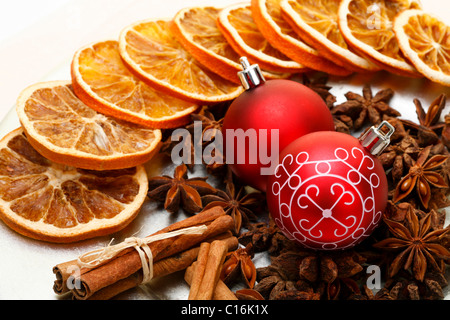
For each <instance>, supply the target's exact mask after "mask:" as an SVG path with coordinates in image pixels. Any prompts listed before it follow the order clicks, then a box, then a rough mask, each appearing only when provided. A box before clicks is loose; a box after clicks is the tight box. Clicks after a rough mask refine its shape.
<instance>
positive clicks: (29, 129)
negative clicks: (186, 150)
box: [16, 81, 161, 170]
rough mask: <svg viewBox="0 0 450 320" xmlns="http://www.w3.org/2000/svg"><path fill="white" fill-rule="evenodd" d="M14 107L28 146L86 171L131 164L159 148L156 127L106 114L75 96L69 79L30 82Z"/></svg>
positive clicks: (140, 162) (159, 136)
mask: <svg viewBox="0 0 450 320" xmlns="http://www.w3.org/2000/svg"><path fill="white" fill-rule="evenodd" d="M16 111H17V115H18V117H19V120H20V122H21V124H22V127H23V129H24V131H25V132H26V134H27V136H28V140H29V142H30V143H31V145H32V146H33V147H34V148H35V149H36V150H37V151H38V152H39V153H41V154H42V155H43V156H44V157H46V158H47V159H50V160H51V161H54V162H57V163H61V164H65V165H69V166H74V167H77V168H83V169H90V170H114V169H123V168H130V167H134V166H136V165H139V164H143V163H145V162H147V161H149V160H150V159H151V158H152V157H153V156H154V154H155V153H156V152H157V151H158V148H159V146H160V141H161V131H160V130H158V129H150V128H146V127H143V126H139V125H137V124H133V123H131V122H125V121H122V120H118V119H115V118H112V117H109V116H105V115H103V114H101V113H98V112H97V111H95V110H93V109H91V108H89V107H88V106H86V105H85V104H84V103H83V102H82V101H81V100H80V99H78V97H77V96H76V95H75V93H74V92H73V89H72V85H71V82H70V81H50V82H42V83H37V84H34V85H32V86H30V87H28V88H26V89H25V90H23V91H22V93H21V94H20V96H19V98H18V99H17V104H16Z"/></svg>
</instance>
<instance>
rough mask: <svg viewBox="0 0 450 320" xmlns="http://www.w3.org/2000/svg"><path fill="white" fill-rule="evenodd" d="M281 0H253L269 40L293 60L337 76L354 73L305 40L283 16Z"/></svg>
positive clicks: (254, 13)
mask: <svg viewBox="0 0 450 320" xmlns="http://www.w3.org/2000/svg"><path fill="white" fill-rule="evenodd" d="M280 2H281V0H251V9H252V16H253V19H254V20H255V23H256V25H257V26H258V29H259V30H260V32H261V33H262V35H263V36H264V38H266V39H267V41H268V42H269V43H270V44H271V45H272V46H273V47H274V48H277V49H278V50H279V51H281V52H283V53H284V54H285V55H286V56H288V57H289V58H291V59H292V60H294V61H296V62H298V63H300V64H302V65H304V66H306V67H308V68H310V69H313V70H317V71H323V72H327V73H329V74H332V75H337V76H348V75H350V74H351V73H352V71H349V70H347V69H345V68H343V67H341V66H339V65H337V64H335V63H333V62H331V61H330V60H328V59H325V58H324V57H322V56H321V55H320V53H319V52H318V51H317V50H316V49H314V48H312V47H311V46H309V45H307V44H306V43H305V42H303V41H302V40H301V39H300V37H299V36H298V35H297V33H295V31H294V30H292V28H291V26H290V25H289V24H288V23H287V22H286V21H285V20H284V19H283V17H282V16H281V7H280Z"/></svg>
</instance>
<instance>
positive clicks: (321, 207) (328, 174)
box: [272, 147, 381, 250]
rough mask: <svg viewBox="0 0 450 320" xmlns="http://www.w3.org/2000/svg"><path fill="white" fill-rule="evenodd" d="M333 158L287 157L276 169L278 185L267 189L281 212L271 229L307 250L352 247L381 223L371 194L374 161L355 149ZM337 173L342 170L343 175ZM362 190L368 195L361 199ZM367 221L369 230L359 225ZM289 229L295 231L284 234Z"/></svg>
mask: <svg viewBox="0 0 450 320" xmlns="http://www.w3.org/2000/svg"><path fill="white" fill-rule="evenodd" d="M334 156H335V158H334V159H329V160H322V159H321V160H313V159H311V158H312V157H311V156H310V155H309V154H308V153H307V152H301V153H300V154H298V155H296V156H295V155H292V154H289V155H287V156H286V157H285V158H284V159H283V161H281V164H280V165H279V167H278V168H277V174H276V178H277V180H276V181H275V182H274V184H273V185H272V192H273V194H274V195H275V196H276V197H277V199H278V205H279V212H280V216H279V217H278V218H276V219H275V220H276V223H277V225H278V226H279V227H280V229H282V230H283V231H284V232H285V233H287V236H288V237H289V238H292V239H296V240H297V241H299V242H300V243H302V244H303V245H305V246H306V247H310V248H316V249H317V248H321V249H325V250H327V249H328V250H331V249H335V248H337V247H339V248H342V249H345V248H348V247H352V246H354V245H355V244H356V243H358V242H359V241H360V240H361V239H362V238H364V237H366V236H367V235H368V234H370V231H371V230H372V229H373V228H374V227H375V226H376V225H377V224H378V222H379V220H380V218H381V213H380V212H377V211H376V204H375V199H376V197H375V194H374V193H375V189H376V188H378V187H379V186H380V181H381V179H380V177H379V176H378V175H377V174H376V173H375V172H374V169H375V163H374V161H373V159H371V158H370V157H369V156H367V155H365V154H364V152H363V151H362V150H361V149H359V148H357V147H354V148H353V149H352V150H350V152H349V151H347V150H345V149H343V148H337V149H336V150H335V151H334ZM292 168H294V169H292ZM342 168H347V172H343V170H342ZM302 169H305V170H302ZM290 171H293V172H290ZM361 171H364V172H366V173H367V172H368V173H369V175H368V176H366V175H364V174H362V173H361ZM304 172H308V173H309V174H308V175H307V174H304ZM311 172H313V173H314V174H313V175H311ZM325 179H326V180H325ZM324 181H327V183H326V184H324V183H323V182H324ZM361 189H364V190H370V191H369V192H366V193H367V194H361V191H360V190H361ZM324 199H325V200H324ZM355 208H360V209H355ZM367 219H369V220H368V221H369V223H370V225H369V226H365V225H362V222H363V220H367ZM288 226H291V228H292V227H293V228H294V229H295V230H294V231H292V229H291V232H289V231H288V230H289V228H288ZM330 230H331V233H332V235H330ZM326 233H328V234H326ZM331 238H332V239H333V240H332V241H331V240H330V239H331ZM342 244H344V245H342Z"/></svg>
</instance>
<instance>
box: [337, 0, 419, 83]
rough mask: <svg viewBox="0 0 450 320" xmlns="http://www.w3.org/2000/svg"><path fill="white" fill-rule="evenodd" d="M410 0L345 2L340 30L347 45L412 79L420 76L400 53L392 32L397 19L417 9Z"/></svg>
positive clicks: (344, 0)
mask: <svg viewBox="0 0 450 320" xmlns="http://www.w3.org/2000/svg"><path fill="white" fill-rule="evenodd" d="M418 6H419V5H418V4H417V3H416V2H415V1H410V0H382V1H373V0H365V1H359V0H358V1H356V0H343V1H342V2H341V4H340V7H339V29H340V31H341V33H342V35H343V36H344V38H345V40H346V42H347V44H348V45H349V46H351V47H352V48H353V49H354V50H355V51H356V52H358V53H359V54H360V55H361V56H364V57H366V58H367V59H369V60H370V61H372V62H373V63H375V64H377V65H378V66H380V68H382V69H385V70H388V71H390V72H392V73H395V74H399V75H402V76H409V77H421V74H420V73H419V72H418V71H417V70H416V68H415V67H414V66H413V65H411V64H410V63H409V62H408V61H407V60H406V59H405V57H404V55H403V53H402V52H401V50H400V48H399V46H398V41H397V38H396V36H395V33H394V31H393V30H392V26H393V20H394V18H395V17H396V16H397V15H398V14H399V13H400V12H402V11H404V10H407V9H409V8H411V7H414V8H416V7H418Z"/></svg>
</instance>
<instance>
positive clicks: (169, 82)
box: [119, 20, 243, 104]
mask: <svg viewBox="0 0 450 320" xmlns="http://www.w3.org/2000/svg"><path fill="white" fill-rule="evenodd" d="M119 51H120V55H121V57H122V59H123V61H124V63H125V65H126V66H127V67H128V68H129V69H130V71H132V72H133V73H134V74H135V75H136V76H137V77H138V78H139V79H141V80H142V81H144V82H145V83H147V84H148V85H150V86H152V87H154V88H156V89H157V90H160V91H162V92H165V93H168V94H171V95H174V96H176V97H178V98H179V99H183V100H187V101H192V102H195V103H204V104H213V103H218V102H223V101H228V100H232V99H234V98H236V97H237V96H238V95H239V94H241V93H242V92H243V88H242V86H240V85H237V84H236V83H233V82H230V81H228V80H226V79H224V78H222V77H221V76H219V75H217V74H215V73H213V72H211V71H210V70H208V69H207V68H206V67H204V66H203V65H202V64H201V63H199V61H197V60H196V59H195V58H194V57H193V56H192V55H191V54H190V53H189V52H188V51H186V49H185V48H184V47H183V46H182V45H181V44H180V43H179V42H178V41H177V40H176V39H175V38H174V35H173V34H172V32H171V31H170V21H168V20H146V21H139V22H136V23H134V24H132V25H129V26H128V27H126V28H125V29H123V30H122V32H121V33H120V37H119Z"/></svg>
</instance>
